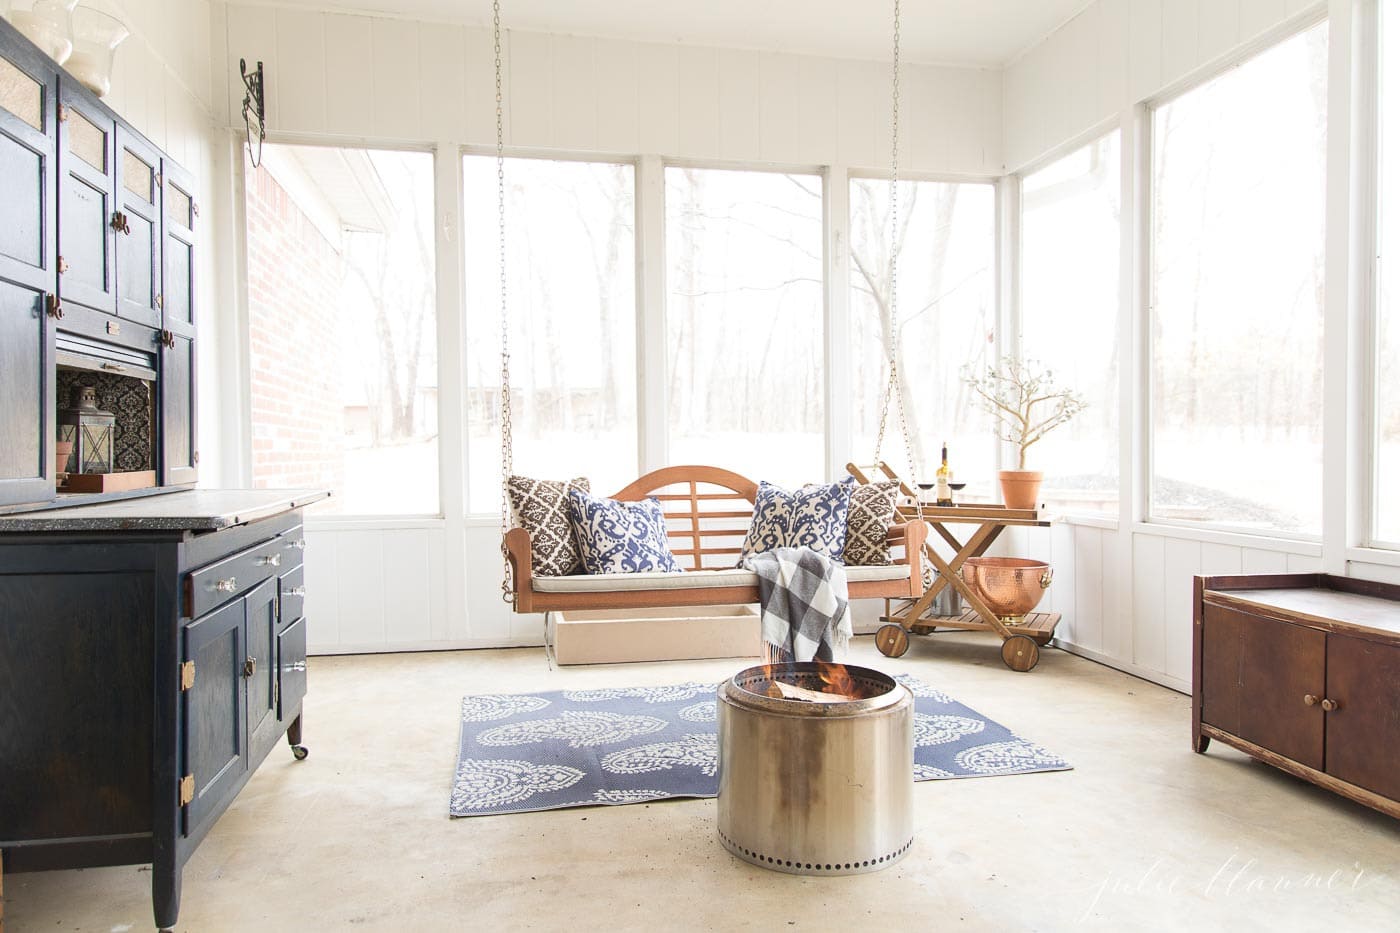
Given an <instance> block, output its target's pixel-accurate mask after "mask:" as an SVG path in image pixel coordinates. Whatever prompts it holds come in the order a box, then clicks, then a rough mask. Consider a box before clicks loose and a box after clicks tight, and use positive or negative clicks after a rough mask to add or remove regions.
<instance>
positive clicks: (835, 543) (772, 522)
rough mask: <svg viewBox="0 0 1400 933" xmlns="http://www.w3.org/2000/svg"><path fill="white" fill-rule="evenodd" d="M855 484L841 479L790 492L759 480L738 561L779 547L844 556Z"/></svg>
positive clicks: (839, 557) (836, 557) (831, 555)
mask: <svg viewBox="0 0 1400 933" xmlns="http://www.w3.org/2000/svg"><path fill="white" fill-rule="evenodd" d="M852 488H853V485H852V484H850V483H846V482H844V481H842V482H839V483H831V484H830V485H827V486H803V487H802V488H801V489H798V490H796V491H794V492H789V491H788V490H786V489H783V488H782V487H780V486H774V485H773V484H772V483H766V482H760V483H759V484H758V495H756V496H755V497H754V503H753V521H752V522H751V523H750V524H749V533H748V535H747V536H745V538H744V552H743V554H742V555H740V560H739V563H740V564H743V562H744V561H745V560H746V559H748V557H749V555H751V554H761V553H762V552H764V551H771V550H774V549H775V548H780V547H809V548H811V549H812V550H814V551H816V552H817V553H819V554H824V555H826V556H827V557H830V558H831V559H832V560H835V561H839V560H841V553H842V552H843V551H844V550H845V549H846V517H847V514H848V513H849V512H850V507H851V489H852Z"/></svg>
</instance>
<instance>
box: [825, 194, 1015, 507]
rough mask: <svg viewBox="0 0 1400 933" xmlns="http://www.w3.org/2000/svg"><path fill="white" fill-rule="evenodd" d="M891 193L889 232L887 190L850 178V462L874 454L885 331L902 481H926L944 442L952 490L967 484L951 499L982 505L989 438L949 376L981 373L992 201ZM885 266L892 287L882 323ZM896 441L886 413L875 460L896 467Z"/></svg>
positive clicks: (991, 293)
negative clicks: (893, 341)
mask: <svg viewBox="0 0 1400 933" xmlns="http://www.w3.org/2000/svg"><path fill="white" fill-rule="evenodd" d="M899 184H900V191H899V195H900V205H899V217H900V222H899V227H898V231H897V232H892V231H891V225H890V216H889V210H890V183H889V182H888V181H882V180H876V179H868V178H856V179H852V180H851V250H850V251H851V269H850V276H851V342H850V347H851V395H852V399H851V402H852V413H853V415H854V417H853V421H852V430H853V439H854V442H855V446H856V449H855V451H854V452H853V457H852V459H853V460H854V461H855V462H856V463H861V464H864V463H869V462H870V458H871V453H872V452H873V451H874V445H875V437H876V431H877V429H878V427H879V420H880V404H881V401H882V398H883V396H884V392H885V386H886V383H887V381H888V377H887V375H886V372H887V370H886V367H885V359H886V355H887V350H886V344H887V335H888V333H889V328H890V327H891V326H892V325H893V326H894V327H895V328H896V330H897V337H898V346H899V372H900V378H901V379H902V380H903V382H902V392H903V395H904V398H905V400H906V404H907V408H908V414H909V421H910V424H909V430H910V432H911V433H912V434H913V435H914V443H915V446H916V447H918V449H919V453H918V461H919V462H918V466H917V467H916V470H917V472H918V474H919V475H918V476H916V477H913V479H914V480H915V481H916V482H924V481H928V482H932V479H933V472H934V470H936V469H937V468H938V464H939V459H938V455H939V449H940V446H941V444H942V442H943V441H947V442H948V446H949V451H948V462H949V466H951V467H952V469H953V473H954V477H953V481H954V482H966V483H968V488H967V489H966V490H965V491H964V493H963V495H965V496H968V497H973V496H976V497H983V498H985V497H987V496H989V495H992V493H993V490H994V489H995V487H996V482H995V480H996V476H995V464H996V436H995V435H994V434H993V433H992V423H991V420H990V418H989V416H988V415H987V414H986V413H985V412H984V411H983V410H982V407H981V406H980V405H979V404H978V403H977V400H976V396H975V395H974V394H973V393H972V392H971V391H970V390H969V389H968V388H967V386H966V385H965V384H964V383H963V381H962V378H961V370H962V369H963V368H964V367H965V366H972V367H974V368H975V367H978V366H979V365H982V366H985V365H986V364H988V363H990V362H992V361H993V360H994V359H995V355H996V349H995V332H996V194H995V191H994V189H993V188H992V186H991V185H989V184H980V183H951V182H934V181H903V182H900V183H899ZM893 258H897V260H898V263H897V269H898V290H897V295H896V301H895V302H894V303H893V304H894V306H895V308H896V316H897V320H895V321H893V322H892V321H891V313H890V308H891V301H890V278H891V276H890V266H891V260H892V259H893ZM899 435H900V430H899V420H898V416H897V415H896V414H895V413H894V412H893V411H892V412H891V415H890V421H889V427H888V428H887V433H886V439H885V446H884V449H883V450H882V452H881V459H884V460H886V461H888V462H889V463H891V464H892V465H894V466H895V467H896V469H904V460H903V458H904V450H903V442H902V441H901V440H900V436H899ZM908 478H909V477H906V479H908Z"/></svg>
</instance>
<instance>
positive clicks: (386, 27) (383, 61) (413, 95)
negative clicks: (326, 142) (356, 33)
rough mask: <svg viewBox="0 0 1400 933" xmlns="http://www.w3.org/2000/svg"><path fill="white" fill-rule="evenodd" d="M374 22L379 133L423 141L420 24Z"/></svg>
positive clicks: (405, 21) (376, 120) (372, 72)
mask: <svg viewBox="0 0 1400 933" xmlns="http://www.w3.org/2000/svg"><path fill="white" fill-rule="evenodd" d="M373 23H374V25H373V28H372V29H371V30H370V41H371V44H372V46H373V48H374V57H373V59H372V61H373V62H374V65H373V67H372V68H371V74H372V76H373V85H374V92H373V97H372V98H371V100H372V102H373V107H374V123H373V126H374V130H375V133H376V135H379V136H383V137H386V138H389V139H405V140H420V139H422V138H423V129H422V120H421V119H420V115H421V111H422V107H423V104H424V95H423V86H422V84H421V83H420V79H419V71H418V68H417V67H416V65H417V63H418V60H419V57H420V54H421V52H420V48H419V45H418V24H417V23H414V22H412V21H411V20H397V19H376V20H374V21H373ZM431 100H432V98H429V101H430V102H431Z"/></svg>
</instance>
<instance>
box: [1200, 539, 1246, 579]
mask: <svg viewBox="0 0 1400 933" xmlns="http://www.w3.org/2000/svg"><path fill="white" fill-rule="evenodd" d="M1243 570H1244V548H1239V547H1235V546H1234V545H1233V544H1212V543H1209V542H1207V543H1205V544H1202V545H1201V563H1200V567H1199V568H1198V569H1197V571H1196V572H1197V573H1203V574H1209V575H1211V576H1224V575H1226V574H1236V573H1241V572H1243Z"/></svg>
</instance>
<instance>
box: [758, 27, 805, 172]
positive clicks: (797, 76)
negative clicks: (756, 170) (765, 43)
mask: <svg viewBox="0 0 1400 933" xmlns="http://www.w3.org/2000/svg"><path fill="white" fill-rule="evenodd" d="M758 68H759V74H758V81H757V90H758V94H757V97H758V151H759V153H760V154H761V155H762V156H763V158H764V159H765V160H767V161H769V162H801V161H802V153H803V147H802V139H801V134H800V131H799V127H800V125H801V119H802V111H801V103H800V102H801V99H802V76H801V59H800V58H798V57H797V56H796V55H780V54H776V53H767V54H764V55H761V56H759V60H758Z"/></svg>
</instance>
